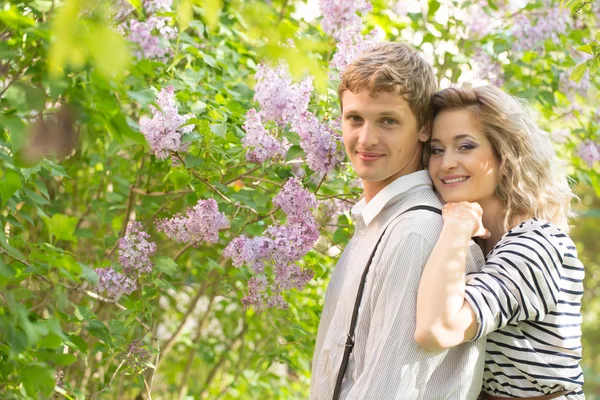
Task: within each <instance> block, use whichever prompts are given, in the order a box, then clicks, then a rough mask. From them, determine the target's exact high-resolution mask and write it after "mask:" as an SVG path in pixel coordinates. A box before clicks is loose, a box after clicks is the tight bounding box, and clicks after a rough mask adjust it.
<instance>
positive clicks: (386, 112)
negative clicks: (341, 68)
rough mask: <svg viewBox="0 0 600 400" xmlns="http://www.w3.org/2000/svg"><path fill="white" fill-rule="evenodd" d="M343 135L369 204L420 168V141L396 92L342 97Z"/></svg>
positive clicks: (404, 102)
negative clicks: (389, 186) (372, 199)
mask: <svg viewBox="0 0 600 400" xmlns="http://www.w3.org/2000/svg"><path fill="white" fill-rule="evenodd" d="M342 102H343V114H342V134H343V136H344V146H345V147H346V153H347V154H348V157H349V158H350V162H352V166H353V167H354V170H355V171H356V173H357V175H358V176H359V177H360V178H361V179H362V180H363V185H364V188H365V197H366V200H367V201H370V200H371V198H373V197H374V196H375V195H376V194H377V193H378V192H379V191H380V190H381V189H383V188H384V187H386V186H387V185H389V184H390V183H391V182H393V181H394V180H395V179H396V178H398V177H400V176H402V175H408V174H410V173H413V172H415V171H417V170H419V169H420V168H421V158H422V142H425V141H427V134H426V133H424V130H423V132H419V129H418V124H417V119H416V118H415V116H414V114H413V112H412V110H411V109H410V105H409V104H408V101H407V100H406V99H405V98H404V96H402V95H400V94H397V93H393V92H392V93H390V92H381V93H379V94H378V95H377V96H376V97H371V95H370V94H369V92H368V91H367V90H363V91H361V92H359V93H352V92H350V91H346V92H344V94H343V95H342Z"/></svg>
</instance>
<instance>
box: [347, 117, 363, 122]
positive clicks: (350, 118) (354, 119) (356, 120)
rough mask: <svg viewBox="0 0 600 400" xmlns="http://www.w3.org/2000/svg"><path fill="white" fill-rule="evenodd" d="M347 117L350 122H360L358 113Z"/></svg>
mask: <svg viewBox="0 0 600 400" xmlns="http://www.w3.org/2000/svg"><path fill="white" fill-rule="evenodd" d="M348 119H349V120H350V121H352V122H361V121H362V118H361V117H359V116H358V115H351V116H350V117H348Z"/></svg>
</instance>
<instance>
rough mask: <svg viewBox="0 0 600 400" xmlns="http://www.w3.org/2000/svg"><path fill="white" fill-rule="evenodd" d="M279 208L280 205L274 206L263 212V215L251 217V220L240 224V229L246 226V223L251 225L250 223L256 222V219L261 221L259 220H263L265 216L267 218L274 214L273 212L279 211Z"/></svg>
mask: <svg viewBox="0 0 600 400" xmlns="http://www.w3.org/2000/svg"><path fill="white" fill-rule="evenodd" d="M279 210H281V208H280V207H275V208H274V209H272V210H271V211H269V212H268V213H267V214H265V215H261V216H259V217H257V218H255V219H253V220H252V221H248V222H246V223H245V224H244V225H243V226H242V229H243V228H244V227H246V226H248V225H252V224H254V223H256V222H258V221H261V220H263V219H265V218H268V217H270V216H271V215H273V214H275V213H276V212H277V211H279Z"/></svg>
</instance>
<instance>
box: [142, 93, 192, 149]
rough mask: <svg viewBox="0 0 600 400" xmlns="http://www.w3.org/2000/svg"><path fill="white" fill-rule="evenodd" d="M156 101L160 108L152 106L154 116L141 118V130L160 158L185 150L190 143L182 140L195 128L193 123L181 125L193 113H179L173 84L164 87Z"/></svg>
mask: <svg viewBox="0 0 600 400" xmlns="http://www.w3.org/2000/svg"><path fill="white" fill-rule="evenodd" d="M156 103H157V104H158V106H159V107H160V110H158V109H156V108H155V107H152V106H150V109H151V110H152V113H153V115H152V118H147V117H146V118H143V119H142V120H140V130H141V131H142V133H143V134H144V136H145V137H146V140H147V141H148V143H149V144H150V148H151V149H152V152H153V153H154V154H155V155H156V156H157V157H158V158H161V159H163V158H166V157H167V156H168V155H169V152H171V151H184V150H186V149H187V147H188V145H187V144H186V143H182V142H181V137H182V136H183V134H184V133H189V132H191V131H192V130H194V126H193V125H187V126H184V127H181V125H183V124H184V123H185V122H186V121H187V120H188V119H190V118H192V117H193V115H192V114H186V115H179V111H178V109H177V105H176V104H175V93H174V91H173V87H172V86H167V87H166V88H163V89H162V90H161V91H160V93H159V94H158V97H157V100H156Z"/></svg>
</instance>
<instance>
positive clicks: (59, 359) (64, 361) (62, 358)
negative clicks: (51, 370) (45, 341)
mask: <svg viewBox="0 0 600 400" xmlns="http://www.w3.org/2000/svg"><path fill="white" fill-rule="evenodd" d="M51 360H52V361H53V362H54V363H55V364H58V365H64V366H67V365H71V364H73V363H74V362H76V361H77V357H75V356H74V355H73V354H69V353H67V354H56V355H54V356H53V357H52V359H51Z"/></svg>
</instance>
